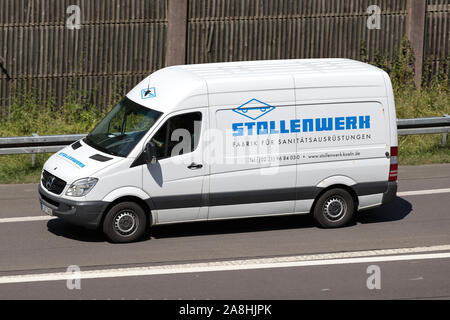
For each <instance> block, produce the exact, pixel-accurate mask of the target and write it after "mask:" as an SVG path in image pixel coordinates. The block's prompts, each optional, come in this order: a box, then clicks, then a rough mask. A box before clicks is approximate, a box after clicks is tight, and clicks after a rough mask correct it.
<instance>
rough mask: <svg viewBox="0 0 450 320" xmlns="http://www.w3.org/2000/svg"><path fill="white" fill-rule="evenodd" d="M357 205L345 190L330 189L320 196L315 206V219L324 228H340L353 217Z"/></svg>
mask: <svg viewBox="0 0 450 320" xmlns="http://www.w3.org/2000/svg"><path fill="white" fill-rule="evenodd" d="M354 210H355V204H354V201H353V198H352V196H351V195H350V193H348V191H346V190H344V189H339V188H336V189H330V190H328V191H326V192H325V193H324V194H322V195H321V196H320V198H319V199H318V200H317V202H316V205H315V206H314V212H313V215H314V219H315V220H316V221H317V223H318V224H319V225H320V226H321V227H322V228H339V227H343V226H345V225H347V224H348V223H349V221H350V220H351V219H352V217H353V212H354Z"/></svg>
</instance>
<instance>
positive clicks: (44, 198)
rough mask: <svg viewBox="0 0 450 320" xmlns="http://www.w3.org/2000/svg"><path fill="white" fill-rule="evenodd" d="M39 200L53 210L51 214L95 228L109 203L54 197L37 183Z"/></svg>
mask: <svg viewBox="0 0 450 320" xmlns="http://www.w3.org/2000/svg"><path fill="white" fill-rule="evenodd" d="M39 200H40V202H41V203H42V204H44V205H45V206H47V207H49V208H50V209H52V211H53V215H54V216H56V217H58V218H61V219H63V220H65V221H67V222H70V223H73V224H76V225H79V226H82V227H86V228H88V229H97V228H98V227H99V225H100V222H101V220H102V215H103V213H104V211H105V209H106V208H107V206H108V205H109V202H104V201H72V200H66V199H61V198H60V197H55V196H53V195H52V194H50V193H49V192H47V191H45V190H44V188H42V186H41V185H39Z"/></svg>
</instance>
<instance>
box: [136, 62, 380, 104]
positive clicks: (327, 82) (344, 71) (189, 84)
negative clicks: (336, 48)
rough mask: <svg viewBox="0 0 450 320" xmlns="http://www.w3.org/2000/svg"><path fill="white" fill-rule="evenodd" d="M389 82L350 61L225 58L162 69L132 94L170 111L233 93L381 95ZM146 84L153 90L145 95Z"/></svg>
mask: <svg viewBox="0 0 450 320" xmlns="http://www.w3.org/2000/svg"><path fill="white" fill-rule="evenodd" d="M384 81H385V72H384V71H382V70H381V69H379V68H377V67H374V66H371V65H369V64H366V63H363V62H359V61H355V60H350V59H290V60H260V61H243V62H223V63H207V64H192V65H179V66H172V67H167V68H163V69H161V70H158V71H156V72H155V73H153V74H151V75H150V76H149V77H147V78H146V79H144V80H143V81H142V82H141V83H140V84H138V85H137V86H136V87H135V88H134V89H133V90H132V91H130V92H129V93H128V95H127V96H128V97H129V98H130V99H132V100H133V101H136V102H138V103H140V104H141V105H143V106H146V107H148V108H152V109H155V110H159V111H162V112H171V111H174V110H182V109H188V108H192V107H194V106H207V105H214V104H215V102H214V100H215V99H214V96H215V95H222V96H223V95H224V94H226V95H227V96H230V95H229V94H230V93H233V92H234V93H237V92H241V93H245V92H256V91H259V92H264V91H269V90H285V89H295V90H303V92H302V94H298V95H297V96H298V98H297V99H309V100H317V99H319V100H320V99H321V98H325V96H327V97H330V99H335V98H336V99H337V98H341V99H343V98H350V97H352V96H359V97H365V96H371V97H377V96H378V97H379V96H385V95H386V90H385V85H386V83H385V82H384ZM147 88H149V89H152V90H154V92H152V94H150V95H149V96H144V94H145V93H146V92H148V89H147ZM323 89H326V90H323ZM355 89H356V90H355ZM305 90H306V91H307V92H306V91H305ZM324 91H326V93H327V94H326V95H324ZM143 92H145V93H144V94H143ZM228 100H229V99H228ZM229 101H230V103H232V104H233V103H238V102H237V101H236V102H235V101H231V100H229Z"/></svg>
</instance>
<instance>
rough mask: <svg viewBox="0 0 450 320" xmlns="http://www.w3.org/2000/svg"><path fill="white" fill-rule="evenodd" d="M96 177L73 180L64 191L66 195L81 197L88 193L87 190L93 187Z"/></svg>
mask: <svg viewBox="0 0 450 320" xmlns="http://www.w3.org/2000/svg"><path fill="white" fill-rule="evenodd" d="M97 181H98V179H97V178H83V179H80V180H77V181H75V182H74V183H72V184H71V185H70V187H69V189H68V190H67V192H66V196H70V197H83V196H85V195H87V194H88V193H89V191H91V190H92V188H94V186H95V184H96V183H97Z"/></svg>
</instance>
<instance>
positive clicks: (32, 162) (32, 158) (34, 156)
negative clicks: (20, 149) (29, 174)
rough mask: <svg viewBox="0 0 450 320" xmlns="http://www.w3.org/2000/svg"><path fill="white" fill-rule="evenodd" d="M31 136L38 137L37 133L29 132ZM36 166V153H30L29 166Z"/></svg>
mask: <svg viewBox="0 0 450 320" xmlns="http://www.w3.org/2000/svg"><path fill="white" fill-rule="evenodd" d="M31 135H32V136H33V137H38V136H39V135H38V134H37V133H32V134H31ZM35 166H36V153H34V152H33V153H32V154H31V167H32V168H34V167H35Z"/></svg>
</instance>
